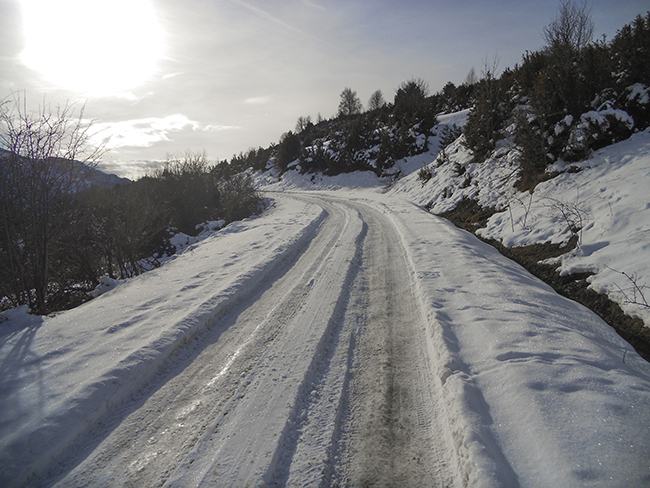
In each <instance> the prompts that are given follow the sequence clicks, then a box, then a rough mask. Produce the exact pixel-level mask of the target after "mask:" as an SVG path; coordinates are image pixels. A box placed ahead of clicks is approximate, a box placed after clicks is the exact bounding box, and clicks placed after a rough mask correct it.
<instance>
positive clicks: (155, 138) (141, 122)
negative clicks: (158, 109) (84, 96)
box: [93, 114, 240, 148]
mask: <svg viewBox="0 0 650 488" xmlns="http://www.w3.org/2000/svg"><path fill="white" fill-rule="evenodd" d="M93 128H94V129H95V130H96V131H97V132H98V134H99V135H101V137H102V138H106V137H110V140H109V143H108V145H109V147H110V148H117V147H151V146H153V145H154V144H156V143H158V142H161V141H170V140H171V135H172V134H173V133H178V132H183V131H188V130H189V131H193V132H196V131H223V130H233V129H239V128H240V127H237V126H231V125H217V124H208V125H202V124H200V123H199V122H197V121H195V120H191V119H189V118H188V117H187V116H185V115H182V114H174V115H168V116H167V117H147V118H144V119H135V120H125V121H122V122H105V123H97V124H94V125H93Z"/></svg>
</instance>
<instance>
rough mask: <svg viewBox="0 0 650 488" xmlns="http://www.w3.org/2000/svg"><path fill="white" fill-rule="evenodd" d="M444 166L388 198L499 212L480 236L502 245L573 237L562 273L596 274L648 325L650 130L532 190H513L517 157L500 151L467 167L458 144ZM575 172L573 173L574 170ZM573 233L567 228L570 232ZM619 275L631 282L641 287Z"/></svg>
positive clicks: (602, 286) (601, 285) (598, 282)
mask: <svg viewBox="0 0 650 488" xmlns="http://www.w3.org/2000/svg"><path fill="white" fill-rule="evenodd" d="M447 153H448V156H449V163H446V164H444V165H442V166H439V167H438V166H437V165H436V163H435V162H433V160H434V158H431V159H430V160H429V161H428V162H427V163H432V164H428V169H429V170H430V171H431V172H432V178H431V179H430V180H429V181H428V182H423V181H422V180H420V179H419V178H418V174H417V172H413V173H411V174H409V175H407V176H406V177H405V178H403V179H401V180H399V181H398V182H397V183H396V184H395V186H394V187H393V188H392V190H391V191H390V194H394V195H399V196H402V197H403V198H406V199H408V200H410V201H412V202H413V203H416V204H418V205H423V206H424V205H427V206H428V207H429V208H430V211H431V212H432V213H436V214H439V213H443V212H446V211H449V210H451V209H452V208H454V207H455V206H456V204H457V203H458V202H460V201H461V200H462V199H463V198H465V197H469V198H473V199H476V200H477V201H478V203H479V204H480V205H482V206H484V207H492V208H497V209H500V211H499V212H498V213H496V214H495V215H493V216H492V217H491V218H490V220H489V221H488V223H487V227H486V228H484V229H480V230H479V231H478V233H479V235H481V236H482V237H486V238H489V239H495V240H498V241H501V242H502V243H503V244H504V245H506V246H508V247H515V246H527V245H531V244H537V243H545V242H552V243H558V244H560V243H561V244H566V243H567V242H568V241H569V240H570V239H571V238H572V237H573V235H574V234H575V235H576V237H577V238H578V239H579V240H578V247H577V248H576V249H575V250H574V251H573V252H571V253H569V254H566V255H564V256H562V257H560V258H558V259H556V260H555V261H554V263H555V264H557V266H558V269H559V271H560V272H561V273H563V274H571V273H577V272H580V273H582V272H591V273H594V274H593V275H592V276H591V277H590V278H589V279H588V281H589V283H590V288H592V289H593V290H594V291H596V292H598V293H606V294H607V295H608V297H609V298H610V299H611V300H612V301H614V302H616V303H618V304H619V305H620V306H621V308H622V309H623V310H624V311H625V312H626V313H628V314H629V315H631V316H633V317H639V318H641V319H642V320H643V321H644V322H645V324H646V326H650V308H648V307H645V306H639V305H637V304H633V303H630V302H631V301H638V302H641V303H642V302H643V298H642V297H641V296H640V294H639V291H641V292H643V293H644V294H645V298H646V299H650V260H649V259H648V258H649V256H650V239H649V237H650V196H649V195H650V194H649V193H648V188H650V129H647V130H645V131H642V132H638V133H636V134H634V135H632V137H630V138H629V139H627V140H625V141H621V142H619V143H616V144H612V145H611V146H607V147H605V148H603V149H600V150H598V151H596V152H594V153H593V154H592V155H591V156H590V157H589V158H588V159H586V160H585V161H581V162H579V163H573V164H572V165H570V166H571V172H569V171H568V170H569V165H566V164H564V163H561V162H560V163H558V164H556V165H555V166H554V167H552V168H550V170H551V171H559V172H561V174H559V176H556V177H555V178H552V179H550V180H548V181H545V182H543V183H540V184H539V185H537V187H536V188H535V190H534V192H533V193H532V194H531V193H530V192H525V193H521V192H517V191H516V190H515V189H514V187H513V185H514V182H515V179H516V178H515V177H514V176H513V175H514V173H513V172H514V170H515V168H516V163H515V161H516V154H515V152H514V151H513V150H512V148H511V147H508V146H504V147H503V148H502V150H501V151H500V152H499V153H497V157H495V158H494V159H492V160H490V161H487V162H485V163H479V164H473V163H471V162H470V161H471V155H470V153H469V151H468V150H467V149H466V148H464V147H463V146H462V144H461V143H460V141H457V142H455V143H453V144H452V145H451V146H450V148H449V149H448V151H447ZM576 171H577V172H576ZM572 229H573V230H572ZM623 273H625V274H626V275H628V276H629V277H630V278H633V279H634V282H635V283H636V284H637V285H638V286H639V288H640V290H636V293H635V289H634V283H633V281H632V280H631V279H629V278H627V277H626V276H625V275H624V274H623Z"/></svg>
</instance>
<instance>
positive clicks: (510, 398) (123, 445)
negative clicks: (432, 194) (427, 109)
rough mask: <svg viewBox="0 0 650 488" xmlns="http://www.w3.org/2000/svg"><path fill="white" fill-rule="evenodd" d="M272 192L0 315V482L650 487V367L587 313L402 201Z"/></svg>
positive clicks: (366, 192)
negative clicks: (59, 294)
mask: <svg viewBox="0 0 650 488" xmlns="http://www.w3.org/2000/svg"><path fill="white" fill-rule="evenodd" d="M361 186H364V185H361ZM366 186H368V185H366ZM269 196H270V197H271V198H272V199H273V200H274V205H273V206H272V207H271V208H270V209H269V210H267V211H266V212H265V213H264V214H263V215H262V216H260V217H259V218H255V219H251V220H247V221H243V222H239V223H235V224H231V225H229V226H227V227H225V228H224V229H222V230H220V231H218V232H216V233H215V234H214V235H213V236H212V237H210V238H208V239H205V240H203V241H201V242H199V243H196V244H195V245H193V246H192V247H190V248H188V249H187V250H186V251H185V252H184V253H183V254H182V255H180V256H178V257H177V258H176V259H174V260H172V261H170V262H168V263H166V264H165V265H163V266H162V267H161V268H159V269H156V270H154V271H151V272H149V273H146V274H144V275H141V276H139V277H137V278H134V279H131V280H127V281H126V282H124V283H122V284H119V285H118V286H117V287H115V288H114V289H113V290H111V291H109V292H107V293H105V294H103V295H101V296H99V297H98V298H96V299H94V300H92V301H90V302H88V303H86V304H84V305H82V306H81V307H78V308H77V309H74V310H70V311H67V312H63V313H60V314H58V315H56V316H54V317H43V318H39V317H32V316H29V315H26V314H24V311H22V313H21V310H14V311H10V312H7V313H6V314H5V316H6V318H7V319H8V320H6V321H5V322H3V323H1V324H0V331H1V334H2V335H1V336H0V337H1V338H0V368H1V372H2V374H1V375H0V412H1V413H2V415H1V417H0V486H8V487H10V486H53V485H55V486H74V487H82V486H93V487H95V486H138V487H141V486H174V487H192V486H217V487H221V486H223V487H230V486H234V487H237V486H409V487H410V486H447V487H449V486H453V487H464V486H470V487H499V486H502V487H518V486H521V487H549V486H557V487H573V486H580V487H583V486H588V487H643V486H650V364H649V363H647V362H646V361H644V360H643V359H642V358H640V357H639V356H638V355H637V354H636V352H635V351H634V350H633V349H632V348H631V347H630V346H629V345H628V344H627V343H626V342H624V341H623V340H622V339H621V338H620V337H619V336H618V335H617V334H616V333H615V332H614V331H613V330H612V329H611V328H610V327H609V326H607V325H606V324H605V323H604V322H603V321H602V320H601V319H600V318H598V317H597V316H596V315H595V314H593V313H592V312H591V311H589V310H587V309H586V308H584V307H582V306H581V305H578V304H576V303H575V302H572V301H570V300H567V299H565V298H562V297H560V296H559V295H557V294H556V293H555V292H554V291H553V290H552V289H550V288H549V287H548V286H547V285H545V284H543V283H542V282H540V281H539V280H537V279H535V278H534V277H532V276H531V275H530V274H529V273H528V272H526V271H525V270H524V269H523V268H521V267H519V266H518V265H516V264H514V263H513V262H511V261H509V260H507V259H506V258H504V257H502V256H501V255H500V254H499V253H498V252H497V251H496V250H494V249H493V248H492V247H490V246H487V245H486V244H484V243H482V242H480V241H479V240H478V239H476V238H475V237H474V236H472V235H471V234H469V233H467V232H464V231H461V230H458V229H456V228H455V227H454V226H452V225H451V224H449V223H448V222H446V221H444V220H442V219H440V218H438V217H435V216H433V215H432V214H430V213H428V212H425V211H424V210H423V209H421V208H420V207H417V206H415V205H414V204H411V203H409V202H408V201H406V200H404V199H403V198H401V197H399V196H394V195H389V194H380V193H379V192H378V191H376V190H373V189H361V188H357V189H354V190H339V191H336V192H302V193H300V192H296V193H276V194H271V193H269Z"/></svg>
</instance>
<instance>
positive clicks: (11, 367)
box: [0, 200, 324, 486]
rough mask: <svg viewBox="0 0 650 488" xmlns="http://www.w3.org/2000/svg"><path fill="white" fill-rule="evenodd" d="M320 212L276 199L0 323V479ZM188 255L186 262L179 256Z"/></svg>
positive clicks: (20, 471)
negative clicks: (56, 310)
mask: <svg viewBox="0 0 650 488" xmlns="http://www.w3.org/2000/svg"><path fill="white" fill-rule="evenodd" d="M323 218H324V212H323V210H322V209H321V208H320V207H318V206H314V205H310V204H305V203H299V202H296V201H293V200H291V201H284V200H283V201H280V202H277V205H276V206H274V207H272V208H271V209H269V210H267V211H266V213H265V215H264V217H263V218H257V219H251V220H246V221H243V222H235V223H233V224H231V225H229V226H227V227H226V228H224V229H222V230H221V231H219V232H218V233H216V234H214V236H213V237H211V238H208V239H206V240H204V241H203V242H201V243H200V245H197V246H195V247H190V248H188V249H186V251H185V254H184V255H183V256H181V257H180V258H178V259H175V260H172V261H171V262H169V263H166V264H165V265H164V266H163V267H161V268H159V269H156V270H153V271H150V272H148V273H145V274H144V275H141V276H138V277H136V278H133V279H131V280H127V281H126V282H125V283H123V284H121V285H120V286H118V287H117V289H115V290H113V291H111V292H108V293H105V294H103V295H102V296H101V297H99V298H97V299H95V300H92V301H90V302H88V303H86V304H84V305H82V306H80V307H78V308H76V309H74V310H70V311H67V312H63V313H60V314H57V315H56V316H54V317H42V318H41V317H33V316H31V315H26V314H24V313H23V314H21V313H20V310H17V311H10V312H9V313H7V314H6V315H7V317H6V318H8V319H9V320H8V321H4V322H3V323H1V324H0V331H1V332H0V333H1V334H2V336H1V338H2V343H1V347H0V364H1V365H2V375H1V377H0V407H1V409H0V410H1V411H2V419H1V420H0V460H1V462H0V485H2V486H9V485H21V484H22V483H24V482H25V481H26V480H28V479H30V477H31V476H33V475H34V474H38V473H39V472H40V470H41V469H43V468H44V467H46V466H47V465H48V464H49V463H51V462H52V461H53V460H54V461H56V460H60V459H61V458H63V457H65V456H66V455H67V454H66V452H65V449H66V448H67V447H68V445H69V444H70V442H72V441H73V440H74V439H75V438H76V437H77V436H78V435H80V434H81V433H83V432H84V431H85V430H88V429H90V428H91V427H92V423H93V421H95V420H96V419H98V418H100V417H101V416H102V415H103V414H104V413H105V412H106V411H107V410H108V409H109V408H111V407H112V406H113V405H116V404H119V403H120V402H122V401H123V400H124V399H126V398H128V397H129V396H130V395H131V394H132V393H133V392H135V391H137V390H138V389H139V388H140V387H141V386H142V385H143V384H144V383H145V382H146V381H147V380H149V379H150V378H152V377H153V375H154V374H155V373H156V371H157V369H158V367H159V366H160V365H161V364H162V363H163V362H164V361H165V359H166V358H167V357H169V355H170V354H172V353H173V351H174V350H175V349H176V348H178V347H179V346H180V345H182V344H185V343H186V342H188V341H189V340H190V339H191V338H192V337H193V336H194V335H196V334H197V333H199V332H200V331H201V330H202V329H203V328H204V327H205V326H206V325H208V324H209V323H210V322H212V321H214V320H215V318H216V317H217V316H218V315H219V314H220V313H222V312H224V311H225V310H226V309H227V308H228V307H229V306H230V305H231V304H232V303H233V302H234V301H236V300H237V299H238V298H239V297H240V296H241V295H242V294H244V293H246V291H247V290H248V289H250V288H252V287H254V286H255V284H256V283H257V282H258V281H259V280H261V279H263V278H264V277H265V276H267V275H268V274H270V273H273V270H274V268H275V267H276V266H277V265H278V264H279V263H280V262H282V260H283V259H284V258H287V257H289V256H291V255H295V254H296V253H298V252H300V251H301V249H302V248H303V247H304V246H305V245H306V244H307V243H308V241H309V240H310V239H311V238H312V236H313V233H314V229H315V228H316V227H317V226H318V225H319V223H320V222H321V221H322V219H323ZM185 256H191V258H190V259H187V258H186V259H183V258H184V257H185Z"/></svg>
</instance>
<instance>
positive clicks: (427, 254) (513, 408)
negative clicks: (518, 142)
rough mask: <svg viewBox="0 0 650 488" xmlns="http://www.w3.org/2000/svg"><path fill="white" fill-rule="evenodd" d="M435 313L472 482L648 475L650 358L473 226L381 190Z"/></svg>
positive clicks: (449, 405) (435, 339)
mask: <svg viewBox="0 0 650 488" xmlns="http://www.w3.org/2000/svg"><path fill="white" fill-rule="evenodd" d="M382 201H383V202H387V203H382V204H381V205H382V206H383V207H384V208H385V209H386V210H385V211H386V213H387V214H388V215H389V216H390V217H391V218H392V219H393V221H394V223H395V225H396V226H397V228H398V229H400V233H401V234H402V236H403V238H404V241H405V246H406V247H407V249H409V253H410V255H411V259H412V264H413V269H414V270H416V271H415V272H416V274H417V283H418V285H419V288H420V294H421V298H422V300H423V307H424V309H425V310H426V311H427V313H428V320H429V324H428V327H429V329H428V333H429V346H430V350H431V357H432V359H434V363H435V368H436V369H437V373H438V375H439V378H440V381H441V391H442V395H443V397H444V399H445V407H446V410H445V411H444V412H443V413H442V415H444V417H443V418H444V420H445V421H446V422H447V426H448V429H449V431H448V433H449V435H450V436H451V437H452V439H453V442H454V445H455V447H456V449H457V456H458V458H457V463H458V465H457V469H458V473H459V475H461V476H462V477H463V478H464V479H465V482H466V483H467V485H468V486H485V487H492V486H538V487H545V486H602V487H605V486H648V485H649V484H650V461H649V458H648V454H649V453H650V426H649V425H650V424H649V422H650V364H648V363H647V362H646V361H644V360H643V359H642V358H640V357H639V356H638V354H636V352H634V350H631V348H630V347H629V345H628V344H627V343H626V342H625V341H624V340H623V339H621V338H620V336H618V334H616V332H614V331H613V330H612V329H611V328H610V327H609V326H608V325H607V324H605V323H604V322H603V321H602V320H601V319H600V318H599V317H597V316H596V315H595V314H594V313H592V312H591V311H589V310H587V309H586V308H584V307H583V306H581V305H579V304H577V303H575V302H573V301H571V300H568V299H566V298H563V297H561V296H559V295H557V294H556V293H555V292H554V291H553V290H552V289H551V288H550V287H548V286H547V285H545V284H544V283H542V282H540V281H539V280H537V279H536V278H534V277H532V276H531V275H530V274H529V273H528V272H527V271H525V270H524V269H523V268H521V267H520V266H518V265H517V264H515V263H513V262H511V261H509V260H508V259H506V258H504V257H503V256H501V255H500V254H499V253H498V252H497V251H496V250H495V249H494V248H492V247H490V246H488V245H487V244H484V243H482V242H480V241H479V240H478V239H476V238H475V237H474V236H472V235H470V234H468V233H466V232H464V231H462V230H458V229H456V228H455V227H454V226H452V225H451V224H449V223H447V222H445V221H442V220H440V219H436V218H435V217H432V216H430V215H428V214H427V213H425V212H423V211H422V210H420V209H418V208H416V207H414V206H413V207H408V206H404V205H403V204H401V203H397V202H391V200H386V199H384V198H382Z"/></svg>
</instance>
